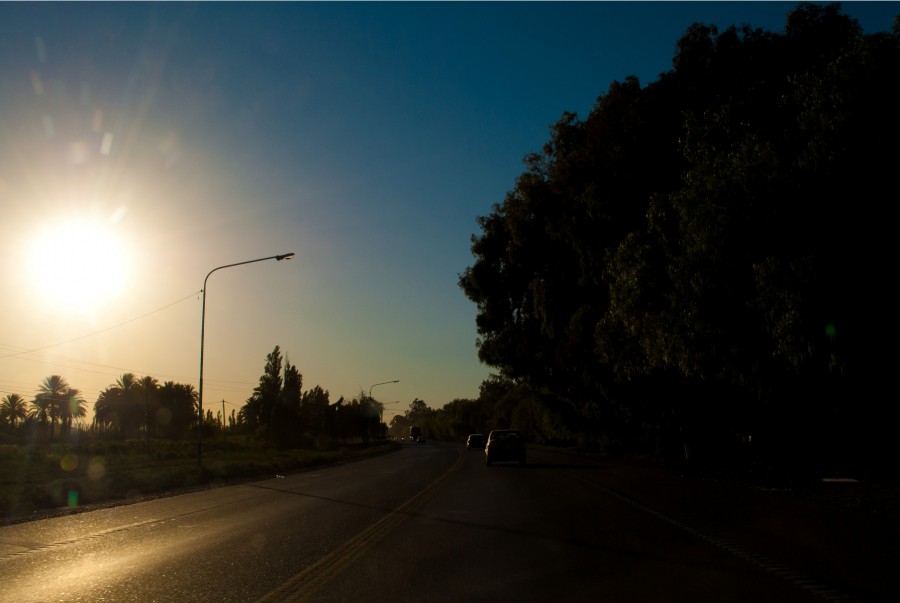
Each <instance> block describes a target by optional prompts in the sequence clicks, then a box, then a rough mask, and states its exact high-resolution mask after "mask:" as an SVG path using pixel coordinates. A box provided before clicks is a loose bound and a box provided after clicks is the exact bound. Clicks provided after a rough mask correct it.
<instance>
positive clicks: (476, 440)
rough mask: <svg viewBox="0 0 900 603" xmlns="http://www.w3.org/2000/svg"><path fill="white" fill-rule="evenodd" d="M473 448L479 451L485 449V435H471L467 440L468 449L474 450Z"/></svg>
mask: <svg viewBox="0 0 900 603" xmlns="http://www.w3.org/2000/svg"><path fill="white" fill-rule="evenodd" d="M473 448H476V449H478V450H483V449H484V434H483V433H470V434H469V437H468V438H466V449H467V450H472V449H473Z"/></svg>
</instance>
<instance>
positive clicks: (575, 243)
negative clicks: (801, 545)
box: [459, 4, 900, 455]
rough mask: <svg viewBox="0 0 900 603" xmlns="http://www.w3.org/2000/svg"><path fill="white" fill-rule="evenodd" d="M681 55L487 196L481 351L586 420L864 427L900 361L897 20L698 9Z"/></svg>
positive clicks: (807, 10) (817, 433) (473, 269)
mask: <svg viewBox="0 0 900 603" xmlns="http://www.w3.org/2000/svg"><path fill="white" fill-rule="evenodd" d="M672 65H673V68H672V69H671V70H670V71H668V72H667V73H664V74H662V75H661V76H660V77H659V79H658V80H657V81H655V82H652V83H650V84H648V85H646V86H644V87H642V86H641V85H640V83H639V82H638V81H637V80H636V79H635V78H627V79H626V80H625V81H623V82H614V83H613V84H612V85H610V87H609V89H608V91H607V92H606V93H604V94H602V95H601V96H600V97H599V98H598V100H597V102H596V105H595V106H594V108H593V110H592V111H591V113H590V114H589V115H588V117H587V118H586V119H584V120H579V119H578V118H577V117H576V116H575V115H573V114H570V113H565V114H563V116H562V118H561V119H560V120H559V121H558V122H557V123H556V124H555V125H554V126H553V127H552V129H551V133H550V141H549V142H548V143H547V144H546V145H545V146H544V148H543V150H542V152H541V153H539V154H533V155H531V156H529V157H527V158H526V170H525V172H524V173H523V174H522V175H521V176H519V178H518V179H517V180H516V182H515V187H514V188H513V190H512V191H510V192H509V193H508V194H507V196H506V198H505V200H504V201H503V202H502V203H499V204H496V205H495V206H494V207H493V208H492V210H491V212H490V214H488V215H487V216H484V217H482V218H480V219H479V226H480V229H481V232H480V233H479V234H478V235H476V236H473V238H472V253H473V255H474V256H475V262H474V264H473V265H472V266H470V267H469V268H467V269H466V270H465V271H464V272H463V273H462V274H461V275H460V279H459V283H460V287H461V288H462V290H463V292H464V293H465V295H466V296H467V297H468V298H469V299H470V300H472V301H473V302H474V303H475V304H476V305H477V309H478V313H477V329H478V334H479V340H478V353H479V357H480V359H481V360H482V361H483V362H485V363H486V364H488V365H490V366H492V367H495V368H497V369H498V370H499V371H500V374H501V375H502V377H504V378H505V379H509V380H511V381H512V382H514V383H517V384H522V385H524V386H526V387H527V388H528V391H529V392H531V394H529V395H530V396H532V397H533V396H537V397H538V398H539V399H540V404H541V407H542V409H543V410H542V411H541V412H545V413H547V414H548V415H551V416H552V417H553V420H552V421H551V423H553V424H560V422H561V423H562V424H564V425H567V427H566V429H565V430H567V431H568V432H569V433H570V434H575V433H577V432H579V431H582V432H583V431H585V429H587V430H588V431H593V432H594V435H595V436H597V437H598V438H600V439H603V438H607V439H608V438H619V439H631V440H634V439H641V438H644V439H646V438H648V437H657V436H659V434H661V433H663V432H667V433H672V432H674V431H677V432H678V433H680V434H681V435H682V436H683V437H684V439H685V441H684V444H685V445H689V444H696V445H697V446H698V447H699V446H700V445H701V444H710V443H714V441H715V440H716V439H717V438H720V439H721V438H725V439H729V438H733V437H734V436H736V435H748V434H751V433H752V434H754V436H755V437H756V438H757V440H758V441H762V442H765V443H766V445H768V446H770V448H771V450H773V451H774V450H776V449H778V450H780V451H781V452H784V451H785V450H786V448H785V447H786V446H787V442H789V441H790V442H791V443H793V444H794V445H795V448H796V449H797V450H793V451H791V452H794V453H797V451H798V450H799V449H801V448H802V449H804V450H809V449H810V447H811V445H813V444H816V440H819V439H827V440H829V441H830V442H834V441H835V440H836V439H838V437H839V438H840V439H842V440H844V441H847V439H848V436H849V435H850V434H851V433H852V434H853V437H852V438H850V439H851V440H853V438H856V439H855V440H853V441H855V442H856V443H862V441H863V439H864V438H863V437H862V436H861V434H862V429H863V428H864V427H865V426H871V425H872V423H873V419H876V418H877V417H878V413H881V412H882V409H880V408H879V407H878V406H877V404H876V403H875V402H876V401H877V400H878V398H877V397H876V396H875V393H876V392H877V391H879V385H880V384H883V383H884V381H885V378H886V375H887V374H889V373H887V361H886V360H887V356H886V355H885V354H884V346H883V344H882V335H881V333H882V332H883V330H884V327H885V325H884V321H885V318H886V317H887V316H888V314H887V308H886V300H887V299H890V298H889V297H888V296H887V293H888V286H889V280H888V278H887V275H886V274H884V272H885V269H884V265H885V263H886V262H888V261H889V257H890V251H889V248H888V244H889V241H890V237H889V235H890V233H889V231H888V229H889V228H890V225H889V224H890V222H889V221H888V220H886V219H885V213H886V201H888V199H887V198H886V195H887V194H889V193H888V191H891V190H893V186H892V185H893V174H892V172H891V168H892V166H896V165H898V155H900V152H898V149H897V145H896V140H898V135H900V116H898V111H897V110H896V107H898V106H900V30H898V28H897V27H896V26H895V28H894V32H893V33H892V34H887V33H881V34H870V35H865V34H863V32H862V30H861V28H860V27H859V25H858V23H857V22H856V21H855V20H853V19H851V18H849V17H847V16H845V15H844V14H842V12H841V9H840V7H839V5H829V6H821V5H816V4H802V5H799V6H798V7H797V8H796V9H795V10H794V11H793V12H792V13H791V14H790V15H789V16H788V18H787V23H786V27H785V29H784V31H783V32H778V33H776V32H769V31H763V30H759V29H751V28H750V27H747V26H742V27H734V26H733V27H729V28H727V29H725V30H722V31H719V30H718V29H717V28H716V27H714V26H710V25H703V24H695V25H693V26H691V27H690V28H689V29H688V30H687V31H686V33H685V34H684V36H683V37H682V38H681V39H680V40H679V41H678V44H677V50H676V54H675V57H674V58H673V63H672ZM526 398H527V396H523V397H522V398H521V399H522V400H523V402H522V404H526V405H527V404H532V402H525V401H524V400H526ZM876 422H877V421H876ZM856 428H859V429H856ZM545 430H546V428H545ZM550 431H552V430H550ZM839 432H840V433H839ZM801 433H805V434H807V435H808V436H809V437H807V438H806V439H805V440H803V439H801V438H799V434H801ZM652 434H656V436H653V435H652ZM663 439H665V438H663ZM812 447H813V448H815V446H812ZM819 448H821V447H819ZM825 448H829V450H827V451H824V452H822V453H821V454H823V455H827V454H830V453H831V450H830V449H831V448H833V446H828V447H825ZM821 449H822V450H824V448H821Z"/></svg>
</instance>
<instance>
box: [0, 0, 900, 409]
mask: <svg viewBox="0 0 900 603" xmlns="http://www.w3.org/2000/svg"><path fill="white" fill-rule="evenodd" d="M794 6H795V3H788V2H692V3H688V2H663V3H657V2H576V3H566V2H552V3H551V2H547V3H544V2H527V3H526V2H502V3H482V2H451V3H437V2H435V3H416V2H398V3H343V2H327V3H306V2H299V3H291V2H277V3H214V2H209V3H200V4H187V3H163V4H151V3H107V2H103V3H90V2H87V3H2V4H0V134H2V136H0V207H2V208H3V218H2V222H0V266H2V269H3V274H4V278H3V279H2V283H0V287H2V294H0V397H2V396H4V395H6V394H8V393H19V394H21V395H23V396H25V397H27V398H30V397H31V396H33V394H34V392H35V390H36V388H37V385H38V383H39V382H40V381H41V379H43V378H44V377H45V376H47V375H50V374H60V375H62V376H64V377H65V378H66V379H67V380H68V381H69V382H70V384H71V385H72V386H73V387H76V388H78V389H80V390H82V392H83V393H84V395H85V398H86V400H87V402H88V405H89V406H90V407H92V406H93V402H94V400H95V399H96V396H97V394H98V393H99V392H100V390H102V389H103V388H104V387H106V386H108V385H109V384H111V383H113V382H114V381H115V380H116V378H117V377H118V376H119V375H121V374H122V373H123V372H126V371H130V372H134V373H136V374H137V375H139V376H142V375H150V376H154V377H156V378H158V379H159V380H160V381H167V380H175V381H179V382H189V383H194V384H195V385H196V384H197V381H198V370H199V361H198V358H199V339H200V318H201V304H200V295H199V291H200V289H201V287H202V284H203V279H204V277H205V275H206V274H207V273H208V272H209V271H210V270H211V269H213V268H215V267H217V266H221V265H224V264H230V263H235V262H241V261H244V260H250V259H255V258H261V257H267V256H270V255H274V254H278V253H284V252H289V251H292V252H295V253H296V254H297V255H296V258H295V259H293V260H292V261H290V262H274V261H269V262H261V263H255V264H253V265H249V266H241V267H234V268H230V269H226V270H222V271H217V272H216V273H215V274H214V275H213V276H211V277H210V280H209V283H208V287H207V309H206V347H205V354H206V356H205V361H204V363H205V366H204V403H205V406H206V407H207V408H209V407H212V408H218V409H221V401H222V400H225V402H226V412H227V413H228V414H230V412H231V410H232V409H236V408H239V407H240V406H241V405H242V404H243V402H244V400H246V398H247V397H248V396H249V395H250V392H251V391H252V388H253V387H254V386H255V385H256V383H257V380H258V377H259V375H260V374H261V372H262V369H263V366H264V363H265V356H266V354H267V353H269V352H270V351H271V350H272V348H273V347H274V346H275V345H279V346H281V349H282V352H283V353H284V354H285V355H286V356H287V357H288V359H289V360H290V362H291V363H293V364H296V365H297V367H298V369H299V370H300V372H301V373H302V374H303V376H304V388H305V389H308V388H309V387H312V386H314V385H321V386H322V387H323V388H324V389H327V390H329V392H330V393H331V397H332V400H336V399H337V398H338V397H339V396H342V395H343V396H345V397H347V398H352V397H354V396H356V395H358V394H359V393H360V391H366V392H367V391H368V390H369V388H370V387H371V386H372V385H374V384H376V383H380V382H384V381H392V380H395V379H397V380H399V383H397V384H388V385H383V386H379V387H377V388H376V389H374V391H373V392H372V393H373V395H375V397H376V398H377V399H379V400H380V401H382V402H385V403H387V406H386V413H385V418H386V419H389V418H390V416H392V414H393V413H395V412H402V411H403V410H405V409H406V408H407V407H408V404H409V402H410V401H412V400H413V399H414V398H419V399H422V400H425V402H426V403H428V404H429V405H430V406H432V407H436V408H437V407H440V406H443V405H444V404H446V403H447V402H449V401H451V400H452V399H454V398H465V397H476V396H477V394H478V386H479V384H480V383H481V381H482V379H484V378H485V377H486V376H487V375H488V374H489V372H490V369H489V368H488V367H485V366H483V365H480V364H479V362H478V360H477V355H476V348H475V339H476V332H475V324H474V320H475V307H474V306H473V305H472V304H471V303H470V302H469V301H468V300H467V299H466V298H465V297H464V296H463V295H462V293H461V291H460V290H459V288H458V287H457V278H458V275H459V273H460V272H462V271H463V270H464V269H465V268H466V267H467V266H469V265H471V263H472V262H473V258H472V256H471V254H470V251H469V239H470V236H471V235H472V234H475V233H477V223H476V218H477V217H478V216H480V215H485V214H487V213H489V212H490V209H491V206H492V204H494V203H499V202H502V200H503V198H504V195H505V194H506V192H507V191H509V190H510V189H512V187H513V185H514V180H515V178H516V176H518V175H519V174H520V173H521V172H522V170H523V164H522V158H523V157H524V156H525V155H526V154H528V153H530V152H533V151H538V150H540V148H541V147H542V145H543V144H544V143H545V142H546V141H547V139H548V132H549V126H550V125H551V124H552V123H553V122H555V121H556V120H557V119H558V118H559V117H560V116H561V115H562V113H563V112H565V111H573V112H576V113H577V114H578V115H579V116H581V117H585V116H586V115H587V113H588V112H589V111H590V109H591V107H592V106H593V104H594V102H595V100H596V98H597V96H598V95H600V94H602V93H603V92H605V91H606V89H607V88H608V87H609V84H610V83H611V82H612V81H614V80H622V79H624V78H625V77H627V76H629V75H636V76H637V77H638V78H639V79H640V81H641V82H642V84H648V83H650V82H652V81H654V80H655V79H656V78H657V76H658V75H659V74H660V73H661V72H664V71H667V70H668V69H669V68H670V66H671V60H672V57H673V55H674V47H675V43H676V41H677V39H678V38H679V37H680V35H681V34H683V33H684V31H685V29H686V28H687V27H688V26H689V25H690V24H691V23H692V22H696V21H701V22H704V23H707V24H715V25H718V26H719V27H720V28H725V27H727V26H729V25H732V24H743V23H747V24H750V25H752V26H757V27H763V28H766V29H772V30H778V31H780V30H781V29H783V26H784V20H785V15H786V14H787V12H789V11H790V10H791V9H792V8H793V7H794ZM843 6H844V11H845V12H846V13H847V14H849V15H851V16H853V17H855V18H857V19H859V20H860V22H861V24H862V26H863V27H864V29H865V30H866V31H868V32H874V31H888V30H890V28H891V23H892V18H893V16H894V15H896V14H900V3H897V2H847V3H844V5H843ZM73 224H79V225H80V229H77V230H73V228H72V225H73ZM48 238H49V239H50V240H56V241H60V240H63V241H65V245H63V246H62V247H60V248H56V247H55V246H53V245H51V244H49V243H48V242H47V241H48ZM91 241H94V242H99V241H106V243H105V244H104V245H96V248H93V247H92V245H91V244H90V242H91ZM36 248H39V249H44V250H47V249H48V248H52V249H53V250H54V253H53V254H51V257H50V258H49V259H48V258H45V259H43V260H40V261H37V260H35V259H34V256H35V254H36V253H37V252H36ZM91 249H93V251H91ZM89 252H90V253H94V254H96V255H94V256H91V255H89ZM41 262H44V263H43V264H42V263H41ZM87 265H90V266H93V267H94V268H93V269H91V268H88V267H86V266H87ZM92 270H93V272H92Z"/></svg>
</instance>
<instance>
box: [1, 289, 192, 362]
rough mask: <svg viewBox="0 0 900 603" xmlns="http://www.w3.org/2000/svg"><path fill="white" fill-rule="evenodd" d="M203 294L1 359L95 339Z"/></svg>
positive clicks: (183, 298) (7, 355)
mask: <svg viewBox="0 0 900 603" xmlns="http://www.w3.org/2000/svg"><path fill="white" fill-rule="evenodd" d="M201 292H202V290H198V291H195V292H193V293H191V294H190V295H188V296H187V297H182V298H181V299H179V300H178V301H174V302H172V303H171V304H168V305H165V306H163V307H161V308H157V309H156V310H152V311H151V312H147V313H146V314H142V315H140V316H137V317H135V318H132V319H130V320H126V321H125V322H120V323H118V324H115V325H112V326H110V327H107V328H105V329H100V330H99V331H94V332H93V333H87V334H86V335H79V336H78V337H73V338H72V339H68V340H66V341H61V342H59V343H53V344H50V345H45V346H43V347H39V348H33V349H30V350H22V351H21V352H15V353H13V354H6V355H4V356H0V359H3V358H9V357H11V356H21V355H23V354H30V353H31V352H40V351H41V350H48V349H50V348H55V347H59V346H61V345H66V344H67V343H72V342H73V341H79V340H81V339H87V338H88V337H93V336H94V335H99V334H100V333H106V332H107V331H112V330H113V329H117V328H119V327H122V326H125V325H127V324H131V323H133V322H135V321H138V320H141V319H142V318H147V317H148V316H151V315H153V314H156V313H157V312H162V311H163V310H166V309H168V308H171V307H172V306H174V305H176V304H180V303H181V302H183V301H185V300H188V299H190V298H192V297H194V296H195V295H199V294H200V293H201ZM5 347H8V348H15V347H16V346H11V345H6V346H5Z"/></svg>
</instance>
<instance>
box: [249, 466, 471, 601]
mask: <svg viewBox="0 0 900 603" xmlns="http://www.w3.org/2000/svg"><path fill="white" fill-rule="evenodd" d="M463 458H465V457H464V455H463V453H462V452H461V451H460V452H458V456H457V459H456V462H455V463H454V464H453V466H452V467H450V469H448V470H447V471H446V472H445V473H444V474H443V475H441V476H440V477H439V478H437V479H436V480H434V481H433V482H431V483H430V484H429V485H428V486H427V487H425V488H423V489H422V490H420V491H419V492H418V493H417V494H416V495H415V496H413V497H412V498H410V499H409V500H407V501H406V502H405V503H403V504H402V505H400V506H399V507H397V508H396V509H394V510H393V511H391V512H390V513H388V514H387V515H386V516H384V517H383V518H381V519H380V520H378V521H377V522H375V523H373V524H372V525H370V526H369V527H368V528H366V529H365V530H363V531H362V532H360V533H359V534H357V535H356V536H354V537H353V538H351V539H349V540H348V541H347V542H345V543H344V544H343V545H341V546H340V547H338V548H337V549H335V550H334V551H332V552H331V553H329V554H327V555H325V556H324V557H322V558H321V559H319V560H318V561H316V562H315V563H313V564H312V565H310V566H309V567H307V568H305V569H304V570H302V571H301V572H299V573H297V574H295V575H294V576H292V577H291V578H289V579H288V580H286V581H285V582H283V583H282V584H280V585H279V586H278V587H277V588H275V589H274V590H272V591H270V592H269V593H267V594H266V595H264V596H263V597H262V598H260V599H258V600H257V601H256V603H275V602H287V601H291V602H299V601H303V600H305V599H307V598H308V597H311V596H312V595H313V594H315V593H316V592H317V591H318V590H319V589H321V588H322V587H323V586H325V585H326V584H327V583H328V582H330V581H331V580H333V579H334V578H335V577H337V575H338V574H340V573H341V572H342V571H343V570H344V569H345V568H346V567H347V566H348V565H350V564H351V563H353V562H354V561H356V560H357V559H358V558H360V557H361V556H362V555H363V553H365V552H366V551H367V550H368V549H369V548H370V547H372V546H373V545H374V544H375V543H376V542H378V541H379V540H381V539H382V538H383V537H384V536H386V535H387V534H388V533H390V532H391V531H392V530H393V529H394V528H396V527H397V526H398V525H399V524H400V523H401V522H402V521H403V520H404V519H406V518H407V517H408V516H410V515H412V514H413V512H414V511H416V510H418V509H419V508H421V507H422V506H424V505H425V503H426V502H428V501H429V500H431V498H433V497H434V495H435V494H437V492H438V490H439V489H440V487H441V486H442V485H443V484H444V482H446V481H447V480H448V479H449V478H450V476H452V475H453V474H454V473H456V472H457V471H459V468H460V467H461V466H462V461H463Z"/></svg>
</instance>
